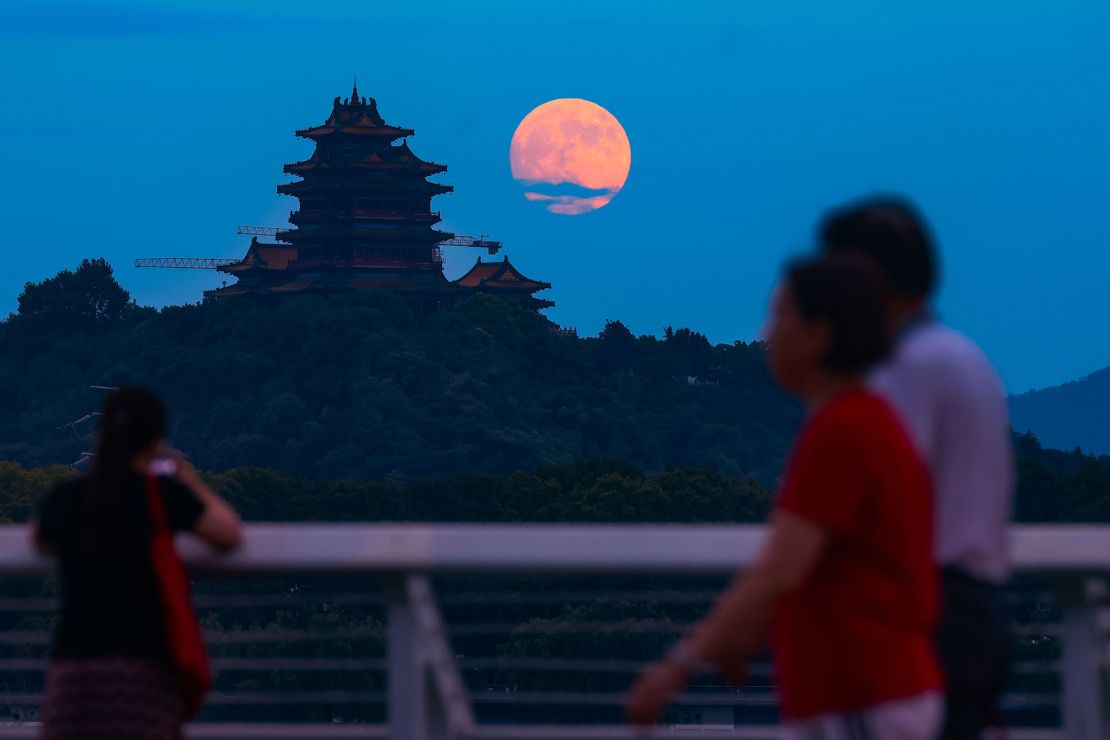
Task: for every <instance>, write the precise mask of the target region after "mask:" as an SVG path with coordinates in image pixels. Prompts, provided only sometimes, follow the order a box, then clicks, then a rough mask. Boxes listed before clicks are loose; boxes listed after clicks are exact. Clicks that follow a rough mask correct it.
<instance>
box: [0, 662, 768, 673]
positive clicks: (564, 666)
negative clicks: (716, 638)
mask: <svg viewBox="0 0 1110 740" xmlns="http://www.w3.org/2000/svg"><path fill="white" fill-rule="evenodd" d="M459 664H460V665H461V666H462V667H463V668H464V669H470V670H520V671H545V672H547V671H551V672H561V673H578V672H589V673H639V672H640V671H642V670H643V669H644V661H642V660H613V659H595V658H515V657H504V658H461V659H460V660H459ZM2 668H3V663H2V662H0V669H2ZM771 670H772V669H771V665H770V663H766V662H758V663H753V664H752V665H751V666H749V667H748V672H747V675H749V676H761V677H766V676H770V675H771Z"/></svg>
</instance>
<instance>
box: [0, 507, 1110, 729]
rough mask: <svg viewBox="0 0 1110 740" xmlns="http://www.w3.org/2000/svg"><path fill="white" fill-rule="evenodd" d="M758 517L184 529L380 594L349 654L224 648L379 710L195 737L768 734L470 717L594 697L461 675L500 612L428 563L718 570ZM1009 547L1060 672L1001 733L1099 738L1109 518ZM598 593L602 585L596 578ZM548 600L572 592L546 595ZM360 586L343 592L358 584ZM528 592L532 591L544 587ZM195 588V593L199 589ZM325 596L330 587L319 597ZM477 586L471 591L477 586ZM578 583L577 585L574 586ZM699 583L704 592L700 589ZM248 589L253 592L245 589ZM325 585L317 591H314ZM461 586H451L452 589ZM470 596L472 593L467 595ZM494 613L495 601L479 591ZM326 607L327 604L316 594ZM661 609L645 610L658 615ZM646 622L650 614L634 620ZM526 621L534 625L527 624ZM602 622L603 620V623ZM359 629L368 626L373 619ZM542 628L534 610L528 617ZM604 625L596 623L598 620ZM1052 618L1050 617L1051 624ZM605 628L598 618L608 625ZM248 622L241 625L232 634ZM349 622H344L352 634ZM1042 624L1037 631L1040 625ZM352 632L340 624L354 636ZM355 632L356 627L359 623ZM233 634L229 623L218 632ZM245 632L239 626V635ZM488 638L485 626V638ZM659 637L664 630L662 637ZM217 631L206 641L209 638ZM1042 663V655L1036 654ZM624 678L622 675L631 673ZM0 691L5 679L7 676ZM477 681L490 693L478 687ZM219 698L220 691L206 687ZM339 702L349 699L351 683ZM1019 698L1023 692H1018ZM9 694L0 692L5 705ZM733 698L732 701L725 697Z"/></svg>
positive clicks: (713, 700)
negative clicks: (1044, 617)
mask: <svg viewBox="0 0 1110 740" xmlns="http://www.w3.org/2000/svg"><path fill="white" fill-rule="evenodd" d="M762 536H763V534H762V529H761V528H760V527H751V526H678V525H664V526H655V525H642V526H641V525H617V526H608V525H605V526H594V525H551V526H548V525H361V524H307V523H306V524H254V525H250V526H249V527H248V535H247V540H246V541H247V544H246V546H245V547H244V548H243V549H242V550H241V551H240V552H237V553H235V554H233V555H230V556H227V557H221V556H215V555H212V554H209V553H207V552H205V551H204V550H203V549H202V548H201V547H200V546H198V543H196V542H194V541H191V540H189V539H188V538H182V539H181V540H180V541H179V545H180V548H181V551H182V553H183V554H184V555H185V557H186V559H187V561H188V562H189V564H190V566H191V568H192V570H193V572H194V573H195V574H196V575H197V576H198V578H201V579H203V581H205V582H206V581H207V579H208V578H209V577H215V578H221V579H222V578H228V577H244V578H250V577H263V576H275V575H284V576H294V577H295V576H304V577H315V576H324V575H336V574H346V575H348V576H349V575H365V576H368V577H369V578H368V579H367V582H366V590H367V591H368V592H369V591H372V590H376V589H377V588H380V593H381V605H382V607H383V617H384V623H385V626H384V632H383V633H382V634H381V635H380V636H379V637H380V638H381V639H382V640H384V644H385V650H384V657H382V658H380V659H374V658H372V657H370V656H363V657H361V658H360V657H359V656H348V657H346V658H342V659H339V658H331V659H324V658H314V657H296V658H283V659H276V661H273V662H271V663H267V662H266V661H265V660H253V662H252V659H251V658H249V657H248V658H243V657H224V658H217V659H216V660H215V661H214V662H215V665H216V667H217V669H220V668H221V665H222V666H223V667H225V668H226V669H227V670H244V669H248V668H252V667H258V666H263V667H265V666H271V667H274V666H277V667H284V668H287V669H290V670H293V671H310V670H312V669H313V668H314V666H317V665H323V664H326V665H327V666H328V667H330V668H332V669H335V670H351V671H362V670H367V671H369V670H373V669H377V670H382V669H384V672H385V679H384V693H383V694H382V695H381V696H380V697H379V696H376V695H375V693H374V692H373V691H366V692H363V693H362V694H358V693H357V692H356V694H355V698H354V699H353V700H354V701H361V700H362V699H363V698H365V701H367V702H370V701H380V702H382V703H384V705H385V717H387V718H388V721H386V722H380V723H377V724H373V723H368V722H367V723H344V722H343V721H341V720H333V722H332V723H324V722H321V723H318V724H316V723H309V724H306V723H291V722H280V723H255V722H249V723H243V722H222V721H213V722H198V723H194V724H193V725H192V726H191V727H190V728H189V733H188V734H189V737H197V738H213V739H214V738H257V737H265V738H330V737H351V738H354V737H359V738H363V737H383V738H384V737H387V738H395V739H398V740H399V739H402V738H403V739H405V740H433V739H434V740H480V739H481V738H490V739H493V738H506V739H507V738H522V739H523V738H535V739H537V740H538V739H540V738H543V739H547V740H559V739H562V738H565V739H567V740H571V739H577V740H583V739H587V738H597V739H598V740H600V739H601V738H606V739H614V738H632V737H644V736H654V737H667V738H671V737H675V738H677V737H699V738H704V737H706V735H707V734H710V735H711V736H713V737H745V738H771V737H774V731H775V728H774V727H773V724H772V723H770V722H765V723H753V724H750V725H745V726H732V725H731V724H730V725H729V727H727V728H726V727H713V728H712V729H710V725H711V723H710V722H709V721H708V720H707V721H706V722H705V723H704V724H705V726H702V727H698V726H697V722H693V721H691V722H688V723H686V724H685V725H684V726H677V725H672V726H669V727H660V728H658V729H657V730H654V731H652V732H651V733H648V734H647V735H645V733H643V732H639V731H635V730H632V729H630V728H627V727H622V726H620V725H619V724H614V723H610V724H607V725H602V724H596V725H589V726H587V725H583V724H574V725H570V724H551V723H546V724H524V723H520V722H513V723H505V721H504V719H500V720H498V721H496V722H486V721H479V719H476V716H475V710H474V707H475V703H476V701H477V702H478V703H483V702H484V703H490V704H497V703H498V702H501V703H505V702H511V701H516V700H520V701H534V702H538V703H541V704H542V703H547V704H551V705H560V704H565V705H567V706H568V707H571V708H580V707H582V706H586V705H589V704H591V703H592V699H593V698H595V697H591V695H590V694H589V693H588V692H578V693H568V692H565V691H564V692H561V693H559V692H556V693H554V694H553V695H551V696H549V697H546V698H543V697H540V698H537V697H536V695H535V694H528V696H526V697H521V696H514V695H513V693H512V691H513V689H511V688H510V687H508V686H505V687H499V686H486V687H484V688H483V689H480V690H477V691H476V690H475V689H474V688H473V687H472V686H471V687H468V685H467V681H465V680H464V672H463V670H462V669H461V668H460V664H462V665H463V666H464V667H466V666H470V667H473V668H474V670H477V669H478V668H480V667H482V666H488V665H492V664H493V663H494V662H495V661H494V659H492V658H487V659H472V658H466V657H464V656H460V654H459V652H458V650H457V649H454V648H453V647H452V641H451V638H452V636H458V635H471V636H473V635H483V634H486V633H491V630H493V629H494V628H495V627H496V625H489V624H479V625H470V626H469V628H468V629H469V631H463V630H461V629H459V630H458V631H457V632H455V633H453V631H452V628H451V627H450V625H448V624H446V622H445V619H444V616H443V614H444V613H443V611H442V609H441V607H442V604H441V603H439V600H437V595H436V593H435V592H434V591H433V589H432V585H431V583H432V580H431V579H432V578H450V577H465V578H469V579H471V580H474V579H475V578H479V577H492V576H497V577H501V576H510V577H525V576H529V577H540V576H543V577H547V576H552V577H554V576H559V577H566V576H575V577H583V578H584V577H590V576H610V575H612V576H634V577H644V576H652V577H664V576H670V577H674V576H686V577H690V578H702V577H706V576H718V577H720V576H725V575H727V574H729V573H731V572H733V571H735V570H738V569H742V568H743V567H744V566H745V565H747V564H749V563H750V562H751V561H752V558H753V557H754V555H755V554H756V552H757V550H758V548H759V545H760V541H761V538H762ZM1012 552H1013V556H1014V561H1015V564H1016V567H1017V571H1018V572H1019V573H1020V574H1022V575H1027V576H1032V577H1034V578H1039V579H1041V580H1042V581H1044V582H1046V583H1049V584H1050V587H1049V590H1050V591H1051V592H1052V593H1051V595H1052V596H1054V604H1055V606H1054V607H1053V608H1058V610H1059V617H1060V618H1059V623H1058V626H1053V627H1052V633H1053V634H1054V635H1055V637H1056V639H1058V641H1059V653H1060V654H1059V659H1058V660H1057V661H1053V662H1052V666H1050V667H1044V670H1049V669H1051V670H1052V671H1054V672H1055V673H1056V674H1057V675H1058V676H1059V682H1060V690H1059V696H1058V708H1059V717H1060V722H1059V726H1057V727H1051V726H1050V727H1042V728H1037V727H1025V728H1011V729H1008V730H1006V732H1005V735H1004V736H1005V737H1007V738H1014V739H1015V740H1017V739H1019V738H1026V739H1028V740H1033V739H1034V738H1066V739H1067V740H1080V739H1081V738H1082V739H1083V740H1096V739H1102V738H1108V737H1110V723H1108V719H1107V711H1106V710H1107V707H1106V700H1107V693H1106V692H1107V687H1106V677H1105V674H1106V665H1107V643H1106V640H1105V636H1106V633H1107V631H1108V628H1110V624H1108V620H1107V618H1106V612H1105V610H1104V608H1103V607H1102V604H1103V603H1104V602H1105V600H1106V593H1105V578H1106V577H1107V576H1110V527H1098V526H1025V527H1015V528H1014V529H1013V534H1012ZM51 568H52V564H51V563H50V561H49V560H47V559H44V558H40V557H38V556H35V555H33V554H32V553H31V552H30V549H29V547H28V532H27V529H26V527H24V526H21V525H0V577H3V578H4V579H5V581H12V580H17V579H25V580H26V579H33V578H39V577H41V576H43V575H45V574H47V573H49V572H50V571H51ZM602 595H603V596H604V595H605V594H604V592H602ZM550 596H551V599H552V600H557V599H559V598H563V597H565V598H568V599H569V598H570V596H569V595H567V594H561V595H560V594H550ZM357 597H358V594H353V595H348V597H347V598H348V599H356V598H357ZM542 597H543V593H542V592H540V593H539V594H538V595H537V594H536V593H532V594H531V595H530V598H533V599H537V598H542ZM203 598H204V597H198V599H201V600H203ZM220 598H221V597H219V596H210V597H208V599H209V602H210V603H213V604H215V603H222V604H224V605H225V606H236V605H237V603H238V601H241V602H242V603H244V604H246V603H262V602H260V601H258V599H259V597H257V596H251V595H238V594H237V593H232V594H229V595H227V596H225V597H222V598H223V601H222V602H221V601H220ZM327 598H331V597H327ZM481 598H485V597H479V599H478V601H481ZM576 598H577V597H576ZM706 598H708V597H706ZM252 599H254V601H252ZM320 599H321V600H323V599H324V597H320ZM5 600H6V601H8V603H7V604H0V607H2V608H3V609H6V610H7V611H8V612H11V611H14V610H18V609H27V610H32V609H40V610H41V609H44V608H47V607H49V606H52V604H45V605H44V603H43V602H44V600H43V599H41V598H40V599H36V598H28V597H15V598H12V599H5ZM463 601H465V599H460V598H458V597H456V599H455V602H454V603H462V602H463ZM472 601H473V600H472ZM485 606H486V607H488V608H487V609H486V611H488V612H493V613H496V611H497V609H496V608H495V607H497V605H496V604H488V605H485ZM324 611H325V612H326V611H327V607H326V605H325V608H324ZM658 622H659V620H656V622H650V624H651V625H654V626H652V627H651V629H656V628H657V627H658V626H659V625H658ZM622 624H623V623H615V624H612V625H608V626H607V627H606V629H607V630H608V634H610V635H612V636H613V638H614V639H616V638H617V637H619V636H620V635H621V634H622V633H623V632H624V630H625V628H624V626H622ZM636 624H637V625H639V627H637V628H638V629H643V628H644V627H643V625H644V624H645V622H644V621H641V622H637V623H636ZM526 626H527V625H526ZM603 627H605V626H604V625H603ZM367 629H368V631H364V632H360V633H358V635H362V636H365V635H370V634H371V633H373V630H372V629H369V628H367ZM529 629H530V630H531V631H532V632H536V633H542V632H543V629H544V627H543V624H542V623H540V624H539V626H536V625H534V624H533V625H532V626H531V627H529ZM596 629H600V628H596ZM1046 629H1047V628H1046ZM603 631H604V630H603ZM668 631H669V632H670V633H672V634H673V633H676V632H678V631H680V629H679V626H676V625H675V624H674V623H667V624H665V625H663V627H662V628H660V629H658V633H666V632H668ZM235 634H239V635H241V634H245V633H238V632H237V633H235ZM352 634H353V633H352ZM1038 634H1039V633H1038ZM348 636H349V635H348ZM356 636H357V635H356ZM48 639H49V637H48V634H47V633H46V631H45V629H41V628H39V629H29V630H25V629H18V630H16V629H13V630H9V631H8V634H7V635H4V634H3V633H0V643H2V644H3V645H4V646H23V645H25V644H26V645H35V644H38V645H43V644H45V642H47V641H48ZM233 639H235V638H234V637H233V636H232V637H229V636H228V635H227V634H224V635H222V636H221V640H223V641H224V642H230V641H231V640H233ZM244 639H245V638H244ZM252 639H255V640H261V639H267V640H270V639H275V640H276V639H284V640H291V639H294V638H291V637H289V636H288V635H286V634H285V633H283V632H281V631H280V630H278V631H277V632H276V633H272V634H268V635H267V634H263V635H262V636H261V637H257V636H256V637H255V638H252ZM491 639H492V638H491ZM665 639H667V640H669V639H672V638H671V637H670V636H668V637H666V638H665ZM211 644H213V642H211V641H210V645H211ZM4 655H5V656H7V657H0V683H3V676H2V673H3V672H4V671H26V670H31V669H35V670H41V668H42V667H44V665H45V661H44V660H43V659H42V658H41V656H40V657H37V658H36V657H31V658H28V657H19V656H18V655H16V656H14V657H13V655H12V654H11V653H4ZM500 660H501V661H502V663H503V664H504V665H507V666H509V667H513V666H516V667H521V666H523V667H531V668H534V669H537V670H551V671H559V670H576V671H580V672H582V673H584V674H589V673H591V672H598V671H600V672H604V671H606V670H625V671H634V670H635V668H636V666H637V663H635V662H633V661H628V660H625V661H620V660H600V659H599V660H592V661H591V660H588V659H585V658H583V657H579V658H577V659H576V660H577V662H575V661H574V660H571V659H569V658H565V657H564V656H561V655H559V654H555V655H549V656H547V657H546V658H545V659H543V660H537V659H519V658H518V659H515V660H516V662H515V663H514V662H513V660H514V659H513V658H511V657H509V658H501V659H500ZM1034 668H1036V666H1034ZM629 679H631V676H629ZM764 688H765V690H763V691H762V692H761V693H760V692H758V691H757V692H756V693H750V692H749V693H744V694H741V693H731V694H728V693H721V692H720V691H718V692H716V693H705V694H696V693H694V694H688V695H686V696H685V697H684V701H686V702H687V703H688V704H691V705H695V706H706V707H712V706H716V707H726V708H728V707H729V706H730V705H739V704H743V705H745V706H748V707H759V706H761V705H770V704H771V703H773V694H771V693H770V689H769V685H768V686H767V687H764ZM0 690H2V689H0ZM483 692H484V693H483ZM9 694H11V695H10V696H8V697H7V701H8V703H9V704H12V703H18V702H20V701H22V702H23V703H24V704H27V705H33V704H35V703H36V702H38V701H41V691H39V692H37V693H36V692H35V691H34V690H27V691H25V692H24V694H19V693H18V692H16V693H14V694H12V692H11V691H9ZM311 696H312V697H313V698H312V699H311V700H313V701H315V700H317V699H319V701H321V702H326V701H332V700H336V696H335V692H330V693H329V692H318V696H317V695H311ZM614 697H617V698H616V701H619V695H616V694H609V695H601V696H599V697H596V698H597V702H598V703H599V704H600V703H605V702H609V703H613V701H614ZM217 698H218V697H215V696H214V697H213V701H214V702H215V701H216V700H217ZM222 700H223V701H225V702H227V703H232V704H233V703H235V702H249V701H256V702H259V703H263V704H266V703H271V702H272V704H273V705H274V706H275V708H276V707H277V706H278V705H280V704H283V703H285V702H287V701H297V700H299V699H298V698H297V697H295V696H292V695H288V696H287V695H285V694H274V695H272V697H268V696H266V695H261V697H257V696H256V697H253V698H252V697H250V696H248V697H247V698H244V696H242V695H240V696H238V697H235V696H231V695H225V696H222ZM346 700H348V701H350V700H352V699H351V698H350V697H347V699H346ZM1015 701H1020V698H1018V699H1015ZM3 702H4V699H3V698H0V704H3ZM729 711H731V710H729ZM35 732H36V727H35V725H34V723H33V722H22V723H19V722H12V723H5V722H4V718H3V717H0V738H16V737H19V738H25V737H26V738H29V737H34V736H35Z"/></svg>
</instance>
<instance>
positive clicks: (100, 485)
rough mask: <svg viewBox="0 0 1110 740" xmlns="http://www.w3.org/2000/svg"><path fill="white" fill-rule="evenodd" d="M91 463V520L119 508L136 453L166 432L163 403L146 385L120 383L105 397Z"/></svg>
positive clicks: (159, 438) (107, 516)
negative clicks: (143, 386) (120, 385)
mask: <svg viewBox="0 0 1110 740" xmlns="http://www.w3.org/2000/svg"><path fill="white" fill-rule="evenodd" d="M101 414H102V415H101V417H100V437H99V439H98V441H97V445H96V456H95V457H94V458H93V467H92V496H91V499H90V502H89V503H90V505H91V507H92V512H93V520H94V521H100V522H103V521H105V519H106V518H107V519H110V518H111V517H112V516H113V515H115V514H116V513H117V512H118V511H119V504H120V501H121V497H122V495H123V490H122V489H123V486H124V481H125V480H126V477H127V473H128V471H129V470H130V468H131V461H132V459H133V458H134V457H135V455H137V454H139V453H140V452H142V451H143V450H145V449H147V448H148V447H150V446H151V445H152V444H154V443H155V442H157V441H159V440H161V439H164V438H165V436H166V407H165V405H164V404H163V403H162V401H161V400H159V398H158V396H156V395H154V394H153V393H151V392H150V391H149V390H147V389H146V388H140V387H138V386H122V387H120V388H119V389H117V390H114V391H112V392H111V394H109V395H108V398H106V399H105V401H104V408H103V410H102V412H101Z"/></svg>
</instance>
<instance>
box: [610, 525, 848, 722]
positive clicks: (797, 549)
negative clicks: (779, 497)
mask: <svg viewBox="0 0 1110 740" xmlns="http://www.w3.org/2000/svg"><path fill="white" fill-rule="evenodd" d="M827 540H828V535H827V534H826V532H825V531H824V530H823V529H821V528H820V527H818V526H817V525H815V524H813V523H811V522H809V521H807V520H805V519H802V518H800V517H797V516H794V515H792V514H789V513H786V512H782V511H778V512H775V514H774V515H773V516H772V517H771V531H770V534H769V535H768V538H767V542H766V544H765V545H764V546H763V550H762V551H761V553H760V555H759V558H758V559H757V560H756V562H755V563H754V564H753V565H752V567H751V568H749V569H748V570H746V571H745V572H743V573H741V574H740V575H739V576H737V578H736V579H735V580H734V581H733V585H732V586H731V587H730V588H729V589H728V591H726V592H725V593H724V594H723V595H722V596H721V597H720V598H719V599H718V600H717V603H716V604H715V605H714V607H713V609H712V610H711V611H710V612H709V615H708V616H706V618H705V619H703V620H702V621H701V622H699V623H698V625H697V626H696V627H694V629H693V630H692V631H691V633H690V635H689V637H687V638H686V639H684V640H683V641H682V642H680V643H679V645H678V646H677V647H676V648H675V650H674V651H672V652H671V654H670V655H669V656H667V657H666V658H664V659H663V660H661V661H658V662H656V663H653V664H652V665H650V666H648V667H647V668H645V669H644V672H643V673H642V674H640V678H639V679H638V680H637V681H636V684H635V686H633V687H632V690H631V692H629V696H628V706H627V709H628V718H629V719H630V720H631V721H632V722H634V723H636V724H651V723H653V722H655V721H656V719H658V717H659V715H660V714H662V712H663V708H664V707H665V706H666V705H667V703H668V702H669V701H670V700H671V698H672V697H673V696H674V695H675V694H677V693H678V692H679V691H681V690H682V687H683V686H685V685H686V682H687V681H688V680H689V679H690V677H691V673H692V671H693V670H694V664H713V665H716V666H717V667H718V668H719V670H720V671H721V672H722V673H723V674H725V675H726V676H728V677H729V678H731V679H733V680H736V681H737V682H739V680H740V679H742V677H743V674H744V671H745V669H746V667H747V664H748V662H749V661H750V660H751V658H752V656H753V655H754V654H755V652H756V651H757V650H758V649H759V648H760V647H761V646H762V645H763V643H764V641H765V640H766V637H767V631H768V628H769V626H770V623H771V617H772V615H773V614H774V611H775V607H776V606H777V605H778V602H779V600H780V599H781V598H782V597H783V596H785V595H786V594H788V593H789V592H791V591H793V590H794V589H796V588H797V587H798V586H799V585H801V584H802V583H803V582H804V581H805V579H806V577H807V576H808V575H809V574H810V572H811V571H812V570H813V567H814V565H816V563H817V561H818V559H819V558H820V557H821V553H822V551H823V550H824V548H825V544H826V542H827Z"/></svg>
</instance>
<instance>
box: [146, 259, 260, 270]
mask: <svg viewBox="0 0 1110 740" xmlns="http://www.w3.org/2000/svg"><path fill="white" fill-rule="evenodd" d="M239 261H240V260H238V259H233V258H228V257H143V258H140V259H137V260H135V267H162V268H171V269H176V270H215V269H217V268H220V267H223V266H224V265H233V264H235V263H236V262H239Z"/></svg>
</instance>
